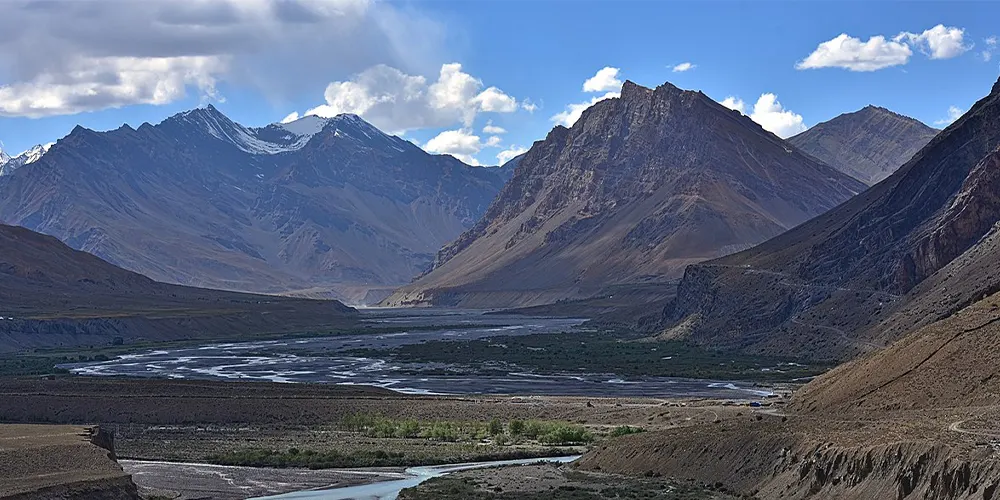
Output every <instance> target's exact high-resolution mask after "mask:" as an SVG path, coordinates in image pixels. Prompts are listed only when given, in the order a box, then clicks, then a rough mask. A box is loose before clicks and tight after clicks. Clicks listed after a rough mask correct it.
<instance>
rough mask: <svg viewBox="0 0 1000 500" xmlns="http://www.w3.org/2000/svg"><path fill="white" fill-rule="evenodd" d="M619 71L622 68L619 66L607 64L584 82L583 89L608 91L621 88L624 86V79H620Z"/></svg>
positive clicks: (587, 90)
mask: <svg viewBox="0 0 1000 500" xmlns="http://www.w3.org/2000/svg"><path fill="white" fill-rule="evenodd" d="M619 71H620V70H619V69H618V68H612V67H611V66H605V67H604V68H603V69H601V70H600V71H598V72H597V74H595V75H594V76H592V77H590V78H588V79H587V80H586V81H585V82H583V91H584V92H607V91H611V90H620V89H621V88H622V81H621V80H619V79H618V72H619Z"/></svg>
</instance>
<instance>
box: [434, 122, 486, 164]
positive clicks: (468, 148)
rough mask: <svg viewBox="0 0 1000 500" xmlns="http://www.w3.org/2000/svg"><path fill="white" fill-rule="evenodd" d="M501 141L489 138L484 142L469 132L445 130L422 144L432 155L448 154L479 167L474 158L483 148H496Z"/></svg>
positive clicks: (466, 130) (465, 130)
mask: <svg viewBox="0 0 1000 500" xmlns="http://www.w3.org/2000/svg"><path fill="white" fill-rule="evenodd" d="M501 142H503V140H502V139H501V138H500V137H498V136H495V135H493V136H490V137H488V138H487V139H486V141H485V142H483V141H482V139H481V138H480V137H479V136H478V135H476V134H475V133H473V132H472V131H471V130H469V129H467V128H465V129H458V130H445V131H444V132H441V133H440V134H438V135H437V136H435V137H434V138H432V139H431V140H429V141H427V144H424V150H425V151H427V152H428V153H434V154H449V155H452V156H454V157H455V158H458V159H459V160H462V161H463V162H465V163H467V164H469V165H472V166H480V165H482V163H480V162H479V160H478V159H477V158H476V155H478V154H479V152H480V151H482V150H483V149H485V148H498V147H500V143H501Z"/></svg>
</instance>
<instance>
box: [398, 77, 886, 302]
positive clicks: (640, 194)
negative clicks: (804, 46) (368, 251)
mask: <svg viewBox="0 0 1000 500" xmlns="http://www.w3.org/2000/svg"><path fill="white" fill-rule="evenodd" d="M866 187H867V186H866V185H865V184H864V183H862V182H860V181H858V180H856V179H854V178H852V177H850V176H848V175H846V174H844V173H841V172H839V171H837V170H836V169H834V168H832V167H830V166H828V165H826V164H824V163H823V162H821V161H819V160H817V159H816V158H814V157H813V156H810V155H807V154H803V153H802V152H801V151H799V150H798V149H796V148H795V147H793V146H791V145H790V144H788V143H786V142H785V141H783V140H781V139H780V138H778V137H777V136H775V135H773V134H771V133H770V132H767V131H765V130H764V129H763V128H761V127H760V125H758V124H757V123H755V122H753V121H752V120H751V119H750V118H748V117H746V116H744V115H742V114H740V113H739V112H737V111H732V110H729V109H727V108H725V107H723V106H722V105H720V104H719V103H717V102H715V101H714V100H712V99H711V98H709V97H707V96H706V95H704V94H702V93H700V92H693V91H685V90H681V89H679V88H677V87H675V86H673V85H670V84H669V83H668V84H664V85H662V86H660V87H657V88H656V89H649V88H645V87H641V86H639V85H637V84H635V83H633V82H625V84H624V87H623V89H622V92H621V97H620V98H615V99H607V100H604V101H601V102H598V103H597V104H595V105H593V106H592V107H590V108H589V109H587V110H586V111H585V112H584V113H583V115H582V116H581V118H580V119H579V121H577V122H576V123H575V124H574V125H573V127H572V128H565V127H562V126H557V127H556V128H555V129H553V130H552V131H551V132H550V133H549V134H548V136H547V137H546V138H545V140H543V141H539V142H536V143H535V144H534V145H533V146H532V147H531V149H530V150H529V151H528V152H527V153H526V154H525V155H524V157H523V158H522V159H521V160H520V162H519V164H518V165H517V168H516V169H515V172H514V176H513V178H512V179H511V180H510V181H509V182H508V183H507V185H506V186H504V188H503V190H501V191H500V194H499V195H498V196H497V198H496V200H494V201H493V203H492V205H490V207H489V209H488V210H487V211H486V214H485V215H484V216H483V218H482V219H481V220H480V221H479V222H478V223H477V224H476V225H475V226H474V227H472V228H471V229H469V230H468V231H466V232H465V233H464V234H462V235H461V236H460V237H459V238H458V239H457V240H455V241H454V242H452V243H450V244H449V245H447V246H446V247H444V248H443V249H442V250H441V252H439V253H438V257H437V261H436V263H435V266H434V270H433V271H431V272H430V273H429V274H427V275H425V276H423V277H421V278H420V279H418V280H416V281H415V282H414V283H413V284H411V285H408V286H405V287H403V288H401V289H400V290H398V291H397V292H395V293H394V294H393V295H392V296H391V297H390V298H389V299H388V300H387V301H386V302H385V304H388V305H412V304H434V305H450V306H468V307H511V306H529V305H536V304H542V303H548V302H555V301H557V300H564V299H578V298H583V297H591V296H594V295H598V294H601V293H606V292H602V290H606V289H607V287H609V286H611V285H618V284H622V283H641V282H646V283H649V282H660V283H667V282H669V281H670V280H671V279H676V278H679V277H680V276H681V275H682V273H683V270H684V268H685V266H687V265H689V264H692V263H695V262H700V261H704V260H707V259H712V258H716V257H719V256H723V255H726V254H730V253H735V252H737V251H740V250H745V249H747V248H749V247H751V246H753V245H756V244H758V243H761V242H763V241H765V240H767V239H769V238H772V237H774V236H777V235H778V234H781V233H782V232H784V231H786V230H788V229H790V228H792V227H795V226H796V225H798V224H800V223H802V222H805V221H806V220H808V219H810V218H812V217H815V216H817V215H819V214H822V213H824V212H826V211H827V210H829V209H831V208H833V207H835V206H837V205H838V204H840V203H842V202H844V201H845V200H847V199H848V198H850V197H852V196H854V195H856V194H858V193H860V192H861V191H864V190H865V188H866Z"/></svg>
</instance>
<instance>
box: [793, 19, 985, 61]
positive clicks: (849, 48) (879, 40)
mask: <svg viewBox="0 0 1000 500" xmlns="http://www.w3.org/2000/svg"><path fill="white" fill-rule="evenodd" d="M964 38H965V30H964V29H962V28H955V27H947V26H945V25H943V24H939V25H937V26H935V27H933V28H931V29H928V30H925V31H924V32H923V33H910V32H908V31H904V32H902V33H900V34H898V35H896V36H895V37H893V38H892V39H891V40H890V39H888V38H886V37H885V36H882V35H877V36H873V37H871V38H869V39H868V41H867V42H863V41H861V39H860V38H855V37H852V36H850V35H848V34H847V33H841V34H840V35H838V36H837V37H835V38H833V39H832V40H828V41H825V42H823V43H821V44H819V46H818V47H816V50H814V51H813V52H812V53H811V54H809V55H808V56H807V57H806V58H805V59H803V60H801V61H799V62H798V63H797V64H796V65H795V67H796V68H797V69H816V68H844V69H848V70H851V71H877V70H880V69H884V68H891V67H893V66H901V65H904V64H906V63H908V62H910V56H912V55H913V49H912V47H916V48H918V49H919V50H920V51H921V52H923V53H924V54H926V55H927V56H928V57H930V58H931V59H950V58H952V57H957V56H960V55H962V54H963V53H965V52H966V51H968V50H970V49H971V48H972V46H971V45H966V44H965V42H964ZM984 57H986V56H984Z"/></svg>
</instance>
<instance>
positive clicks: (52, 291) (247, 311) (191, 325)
mask: <svg viewBox="0 0 1000 500" xmlns="http://www.w3.org/2000/svg"><path fill="white" fill-rule="evenodd" d="M355 316H356V312H355V311H354V310H352V309H350V308H348V307H345V306H344V305H343V304H341V303H339V302H336V301H318V300H306V299H294V298H285V297H271V296H262V295H250V294H241V293H233V292H224V291H219V290H208V289H200V288H191V287H183V286H177V285H168V284H164V283H158V282H156V281H153V280H151V279H149V278H147V277H145V276H142V275H139V274H136V273H133V272H130V271H126V270H124V269H121V268H118V267H115V266H113V265H111V264H109V263H107V262H105V261H103V260H101V259H99V258H97V257H95V256H93V255H90V254H88V253H85V252H81V251H77V250H73V249H71V248H69V247H68V246H66V245H65V244H63V243H62V242H60V241H59V240H58V239H56V238H54V237H52V236H47V235H43V234H39V233H36V232H33V231H30V230H28V229H25V228H23V227H16V226H7V225H2V224H0V353H6V352H12V351H23V350H31V349H34V348H45V347H59V346H62V347H71V346H80V345H83V346H88V345H91V346H92V345H109V344H111V343H112V342H113V341H114V340H115V339H118V340H120V341H122V342H130V343H131V342H138V341H164V340H184V339H200V340H206V341H208V340H218V339H222V338H234V337H235V336H237V335H239V336H243V337H244V338H246V336H248V335H253V334H264V333H267V334H274V333H276V332H288V333H292V332H302V331H308V330H316V329H320V328H326V329H331V328H337V327H343V326H350V325H353V324H354V321H355V320H354V317H355Z"/></svg>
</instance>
